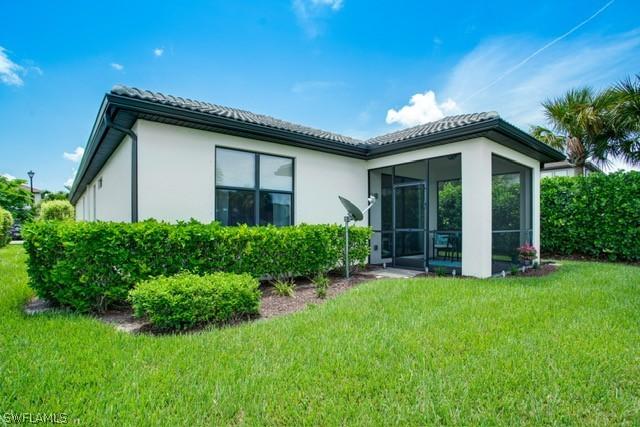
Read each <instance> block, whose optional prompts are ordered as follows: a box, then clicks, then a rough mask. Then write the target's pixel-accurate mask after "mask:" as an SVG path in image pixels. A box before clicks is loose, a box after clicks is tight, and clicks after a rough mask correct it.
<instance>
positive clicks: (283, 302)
mask: <svg viewBox="0 0 640 427" xmlns="http://www.w3.org/2000/svg"><path fill="white" fill-rule="evenodd" d="M329 280H331V286H330V287H329V289H327V296H326V298H318V297H317V296H316V290H315V287H314V285H313V283H312V282H311V281H310V280H309V279H306V278H299V279H297V280H296V281H295V282H296V288H295V293H294V295H293V296H291V297H286V296H280V295H278V294H277V293H276V291H275V288H274V287H273V285H271V284H270V283H269V282H262V283H261V285H260V290H261V291H262V300H261V304H260V313H259V315H257V316H252V317H243V318H239V319H234V320H232V321H230V322H227V323H225V324H223V325H218V326H222V327H225V326H233V325H237V324H240V323H245V322H248V321H253V320H259V319H269V318H272V317H277V316H283V315H285V314H290V313H294V312H296V311H300V310H304V309H305V308H306V307H307V305H309V304H322V303H324V302H325V301H327V300H328V299H331V298H334V297H335V296H337V295H339V294H341V293H343V292H345V291H347V290H348V289H350V288H353V287H354V286H357V285H359V284H361V283H362V282H365V281H368V280H372V278H371V277H370V276H369V277H367V276H364V275H361V274H358V273H354V274H353V275H352V276H351V277H350V278H349V279H345V278H344V277H340V276H338V275H330V276H329ZM54 310H59V309H58V308H57V307H55V306H54V305H52V304H51V303H49V302H47V301H45V300H41V299H39V298H37V297H36V298H33V299H32V300H31V301H29V302H28V303H27V304H26V306H25V307H24V312H25V314H28V315H33V314H39V313H46V312H51V311H54ZM94 316H95V318H96V319H98V320H100V321H102V322H105V323H108V324H111V325H113V326H115V327H116V329H118V330H121V331H124V332H128V333H148V334H153V335H164V334H175V333H176V332H165V331H159V330H157V329H155V328H154V327H153V326H152V325H151V324H150V323H149V322H148V321H147V320H145V319H138V318H136V317H134V316H133V310H132V309H131V307H122V308H118V309H112V310H108V311H106V312H104V313H102V314H96V315H94ZM207 327H208V325H203V326H202V327H197V328H193V329H190V330H188V331H184V332H183V333H193V332H196V331H199V330H203V329H206V328H207Z"/></svg>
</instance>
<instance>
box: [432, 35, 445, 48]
mask: <svg viewBox="0 0 640 427" xmlns="http://www.w3.org/2000/svg"><path fill="white" fill-rule="evenodd" d="M442 43H443V41H442V39H441V38H440V37H437V36H436V37H434V38H433V44H434V45H436V46H440V45H442Z"/></svg>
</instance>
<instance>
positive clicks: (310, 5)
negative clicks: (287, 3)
mask: <svg viewBox="0 0 640 427" xmlns="http://www.w3.org/2000/svg"><path fill="white" fill-rule="evenodd" d="M343 5H344V2H343V0H293V1H292V7H293V11H294V12H295V14H296V18H297V19H298V23H299V24H300V26H301V27H302V28H303V29H304V31H305V32H306V33H307V35H308V36H309V37H312V38H313V37H317V36H318V35H319V34H320V33H321V32H322V28H321V21H322V19H323V18H326V16H327V11H329V12H330V13H335V12H338V11H339V10H340V9H342V6H343Z"/></svg>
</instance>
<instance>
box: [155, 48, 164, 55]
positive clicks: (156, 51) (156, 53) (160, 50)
mask: <svg viewBox="0 0 640 427" xmlns="http://www.w3.org/2000/svg"><path fill="white" fill-rule="evenodd" d="M153 54H154V55H155V56H157V57H161V56H162V54H164V48H163V47H157V48H155V49H153Z"/></svg>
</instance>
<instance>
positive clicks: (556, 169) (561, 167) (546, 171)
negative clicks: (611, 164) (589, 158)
mask: <svg viewBox="0 0 640 427" xmlns="http://www.w3.org/2000/svg"><path fill="white" fill-rule="evenodd" d="M580 172H582V175H584V176H587V175H589V174H591V173H594V172H598V173H602V170H601V169H600V168H599V167H598V166H596V165H594V164H593V163H591V162H587V163H586V164H585V165H584V166H583V167H582V170H580V168H577V167H575V166H574V165H572V164H571V163H569V161H567V160H563V161H561V162H553V163H547V164H545V165H544V168H542V170H541V171H540V178H547V177H553V176H577V175H580Z"/></svg>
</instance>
